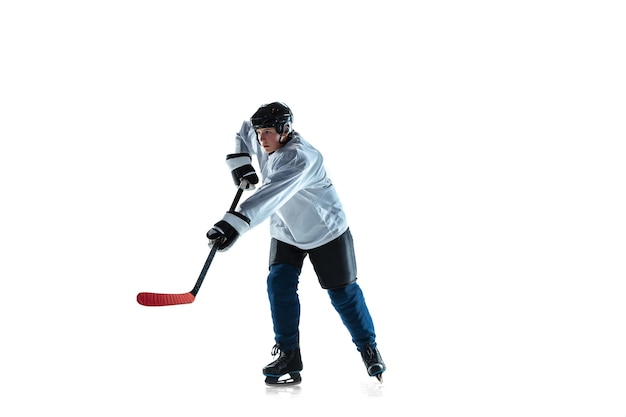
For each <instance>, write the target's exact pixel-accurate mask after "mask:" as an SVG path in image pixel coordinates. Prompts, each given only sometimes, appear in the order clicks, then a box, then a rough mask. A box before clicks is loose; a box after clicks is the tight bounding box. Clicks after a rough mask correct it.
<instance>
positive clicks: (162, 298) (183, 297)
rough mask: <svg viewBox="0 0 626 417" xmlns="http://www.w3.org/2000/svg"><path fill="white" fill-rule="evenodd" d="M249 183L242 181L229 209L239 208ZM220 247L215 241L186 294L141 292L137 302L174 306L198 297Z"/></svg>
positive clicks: (158, 305) (187, 302) (153, 305)
mask: <svg viewBox="0 0 626 417" xmlns="http://www.w3.org/2000/svg"><path fill="white" fill-rule="evenodd" d="M246 185H247V181H245V182H244V181H242V185H240V186H239V189H237V194H236V195H235V199H234V200H233V203H232V204H231V206H230V210H229V211H233V210H235V208H237V204H238V203H239V199H240V198H241V194H243V190H244V188H245V187H246ZM218 247H219V242H215V244H214V245H213V247H212V248H211V252H210V253H209V256H208V257H207V258H206V261H205V262H204V266H203V267H202V271H201V272H200V276H199V277H198V280H197V281H196V285H194V286H193V289H192V290H191V291H189V292H186V293H184V294H163V293H155V292H140V293H139V294H137V302H138V303H139V304H141V305H143V306H148V307H160V306H172V305H177V304H190V303H193V301H194V300H195V299H196V295H197V294H198V291H200V286H202V282H203V281H204V277H205V276H206V273H207V271H208V270H209V266H211V262H213V258H214V257H215V253H216V252H217V248H218Z"/></svg>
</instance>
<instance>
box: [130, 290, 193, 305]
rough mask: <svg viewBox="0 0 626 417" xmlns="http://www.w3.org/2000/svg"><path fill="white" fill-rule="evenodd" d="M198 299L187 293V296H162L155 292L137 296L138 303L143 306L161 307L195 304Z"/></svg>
mask: <svg viewBox="0 0 626 417" xmlns="http://www.w3.org/2000/svg"><path fill="white" fill-rule="evenodd" d="M195 298H196V297H194V296H193V294H191V293H189V292H187V293H185V294H160V293H154V292H140V293H139V294H137V302H138V303H139V304H141V305H143V306H148V307H161V306H173V305H177V304H190V303H193V300H195Z"/></svg>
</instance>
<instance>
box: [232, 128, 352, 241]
mask: <svg viewBox="0 0 626 417" xmlns="http://www.w3.org/2000/svg"><path fill="white" fill-rule="evenodd" d="M235 140H236V150H235V152H245V153H249V154H250V155H251V156H253V155H256V157H257V160H258V163H259V168H260V170H261V177H262V182H261V185H260V186H258V188H257V189H256V190H255V191H254V192H253V194H252V195H250V196H249V197H248V198H247V199H246V200H245V201H244V202H243V203H241V205H240V206H239V212H240V213H241V214H243V215H245V216H246V217H248V218H249V219H250V227H251V228H252V227H255V226H258V225H259V224H260V223H262V222H263V221H265V220H266V219H267V218H269V219H270V235H271V237H273V238H275V239H277V240H279V241H281V242H285V243H288V244H290V245H293V246H296V247H298V248H300V249H303V250H308V249H313V248H317V247H319V246H322V245H324V244H326V243H328V242H330V241H331V240H333V239H335V238H337V237H339V236H340V235H341V234H343V233H344V232H345V231H346V230H347V229H348V224H347V220H346V216H345V213H344V211H343V207H342V204H341V201H340V200H339V196H338V194H337V191H336V190H335V187H334V186H333V184H332V182H331V181H330V179H329V178H328V176H327V174H326V170H325V169H324V164H323V162H324V160H323V157H322V154H321V153H320V152H319V151H318V150H317V149H315V148H314V147H313V146H311V144H309V143H308V142H306V141H305V140H304V139H303V138H302V137H301V136H300V135H299V134H298V133H297V132H293V134H292V139H291V140H290V141H289V142H287V143H286V144H285V145H283V146H282V147H281V148H279V149H278V150H276V151H275V152H273V153H272V154H270V155H268V154H267V153H266V152H265V151H264V150H263V148H262V147H261V146H260V144H259V142H258V140H257V135H256V132H255V131H254V129H253V128H252V125H251V124H250V122H249V121H244V123H243V125H242V126H241V130H240V131H239V133H237V135H236V139H235Z"/></svg>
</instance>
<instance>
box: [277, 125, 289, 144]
mask: <svg viewBox="0 0 626 417" xmlns="http://www.w3.org/2000/svg"><path fill="white" fill-rule="evenodd" d="M285 138H286V139H287V140H285V141H283V139H285ZM290 139H291V134H290V133H289V128H288V127H287V126H285V127H283V134H282V135H280V138H279V139H278V143H280V144H281V145H284V144H285V143H287V142H289V140H290Z"/></svg>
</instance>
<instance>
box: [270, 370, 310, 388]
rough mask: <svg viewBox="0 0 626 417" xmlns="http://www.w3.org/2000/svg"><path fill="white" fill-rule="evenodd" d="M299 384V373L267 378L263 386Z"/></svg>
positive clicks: (300, 380) (300, 378)
mask: <svg viewBox="0 0 626 417" xmlns="http://www.w3.org/2000/svg"><path fill="white" fill-rule="evenodd" d="M300 382H302V377H301V376H300V372H291V373H289V374H285V375H282V376H268V377H266V378H265V384H266V385H269V386H275V385H297V384H299V383H300Z"/></svg>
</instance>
